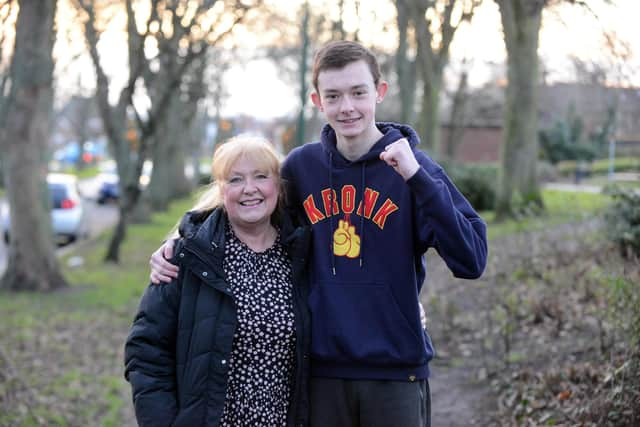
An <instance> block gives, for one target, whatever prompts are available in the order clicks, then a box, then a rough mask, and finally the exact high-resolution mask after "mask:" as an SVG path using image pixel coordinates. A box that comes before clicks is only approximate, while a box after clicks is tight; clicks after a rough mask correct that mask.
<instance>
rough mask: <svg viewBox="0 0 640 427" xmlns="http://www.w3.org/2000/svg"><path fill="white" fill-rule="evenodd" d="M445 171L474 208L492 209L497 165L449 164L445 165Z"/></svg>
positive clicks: (480, 209)
mask: <svg viewBox="0 0 640 427" xmlns="http://www.w3.org/2000/svg"><path fill="white" fill-rule="evenodd" d="M446 171H447V174H448V175H449V177H450V178H451V180H452V181H453V183H454V184H455V185H456V187H458V189H459V190H460V192H461V193H462V194H463V195H464V196H465V197H466V198H467V200H469V203H471V206H473V208H474V209H476V210H479V211H484V210H491V209H493V207H494V204H495V200H496V190H495V188H496V183H497V181H498V168H497V166H495V165H459V164H449V165H447V166H446Z"/></svg>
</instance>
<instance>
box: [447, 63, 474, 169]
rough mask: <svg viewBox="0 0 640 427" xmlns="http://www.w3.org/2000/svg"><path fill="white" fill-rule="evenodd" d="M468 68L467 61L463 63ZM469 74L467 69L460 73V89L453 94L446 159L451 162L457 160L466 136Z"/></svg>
mask: <svg viewBox="0 0 640 427" xmlns="http://www.w3.org/2000/svg"><path fill="white" fill-rule="evenodd" d="M465 66H466V61H463V67H465ZM468 78H469V72H468V70H467V69H466V67H465V68H463V69H462V71H461V72H460V80H459V81H458V87H457V88H456V90H455V92H454V93H453V99H452V100H451V114H450V115H449V132H448V134H447V142H446V144H445V147H446V157H447V158H448V159H449V160H454V159H455V158H456V153H457V150H458V146H459V145H460V142H461V141H462V137H463V136H464V129H465V126H466V113H467V100H468V99H469V88H468V83H467V82H468Z"/></svg>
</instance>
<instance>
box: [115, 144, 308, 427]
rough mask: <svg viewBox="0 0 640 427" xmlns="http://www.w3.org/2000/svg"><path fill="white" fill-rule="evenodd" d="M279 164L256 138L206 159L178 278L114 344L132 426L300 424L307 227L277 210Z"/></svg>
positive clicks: (149, 299)
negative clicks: (206, 178)
mask: <svg viewBox="0 0 640 427" xmlns="http://www.w3.org/2000/svg"><path fill="white" fill-rule="evenodd" d="M279 167H280V162H279V158H278V156H277V154H276V153H275V151H274V150H273V148H272V147H271V145H270V144H269V143H268V142H266V141H264V140H260V139H254V138H247V137H240V138H236V139H232V140H231V141H229V142H227V143H225V144H223V145H221V146H220V147H219V148H218V149H217V150H216V152H215V154H214V156H213V163H212V177H213V185H212V187H211V188H210V189H209V190H208V191H207V192H206V193H205V194H204V195H203V197H202V198H201V200H200V201H199V202H198V203H197V204H196V206H195V207H194V209H193V210H192V211H191V212H190V213H188V214H187V215H186V216H185V218H183V221H182V224H183V225H181V228H180V234H181V236H183V237H182V238H181V239H180V240H179V241H178V242H177V244H176V246H175V250H174V253H175V254H176V256H175V257H174V258H173V260H172V262H174V263H177V264H178V266H179V268H180V272H179V274H178V277H177V278H176V279H173V281H172V282H171V283H168V284H162V285H151V286H149V287H148V288H147V289H146V291H145V294H144V296H143V297H142V301H141V302H140V307H139V311H138V314H137V316H136V318H135V320H134V323H133V326H132V328H131V331H130V334H129V337H128V339H127V343H126V346H125V363H126V371H125V377H126V378H127V380H128V381H129V382H130V383H131V385H132V389H133V401H134V404H135V410H136V417H137V419H138V423H139V424H140V425H142V426H146V425H148V426H163V425H166V426H169V425H171V426H252V427H253V426H289V425H294V424H295V425H306V424H307V407H308V403H307V378H308V368H309V366H308V357H307V352H308V347H309V332H308V331H309V313H308V310H307V306H306V299H307V295H308V284H307V283H306V282H305V276H306V274H305V272H304V269H305V259H306V253H307V251H308V244H309V230H308V229H307V228H305V227H297V228H296V227H294V226H293V225H292V222H291V220H290V219H289V218H288V217H287V216H286V215H285V213H284V211H283V210H282V209H280V205H281V201H280V196H281V194H282V193H281V184H280V175H279ZM194 224H196V225H194Z"/></svg>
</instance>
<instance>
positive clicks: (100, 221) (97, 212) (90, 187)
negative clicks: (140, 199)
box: [0, 179, 118, 277]
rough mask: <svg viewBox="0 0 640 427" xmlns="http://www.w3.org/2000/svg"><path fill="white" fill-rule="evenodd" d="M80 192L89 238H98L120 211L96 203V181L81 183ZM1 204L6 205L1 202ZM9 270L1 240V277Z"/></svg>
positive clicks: (116, 218)
mask: <svg viewBox="0 0 640 427" xmlns="http://www.w3.org/2000/svg"><path fill="white" fill-rule="evenodd" d="M80 192H81V193H82V196H83V199H84V202H85V206H86V209H87V218H88V219H89V224H88V226H89V236H88V238H92V237H95V236H98V235H99V234H100V233H102V232H103V231H104V230H106V229H108V228H110V227H113V226H114V225H115V224H116V222H117V221H118V209H117V206H116V205H115V204H108V205H99V204H97V203H96V202H95V200H96V196H97V194H98V182H97V181H96V180H95V179H87V180H83V181H81V182H80ZM0 203H5V201H4V200H0ZM70 247H72V245H67V246H63V247H60V248H59V249H58V253H62V252H63V251H67V250H68V248H70ZM6 268H7V247H6V245H5V243H4V239H0V277H2V275H3V274H4V270H5V269H6Z"/></svg>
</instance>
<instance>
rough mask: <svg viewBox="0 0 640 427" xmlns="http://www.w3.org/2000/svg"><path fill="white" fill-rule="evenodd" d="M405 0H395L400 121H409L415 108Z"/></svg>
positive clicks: (412, 68) (411, 119)
mask: <svg viewBox="0 0 640 427" xmlns="http://www.w3.org/2000/svg"><path fill="white" fill-rule="evenodd" d="M407 6H408V5H407V1H406V0H396V10H397V17H396V23H397V26H398V50H397V52H396V75H397V81H398V87H399V89H400V93H399V96H400V121H401V122H402V123H411V122H412V121H413V116H414V110H415V106H414V104H415V99H416V98H415V92H416V91H415V88H416V78H415V74H416V61H415V60H411V59H410V58H409V53H408V51H409V45H410V40H409V33H410V32H409V22H410V19H409V13H410V10H409V8H408V7H407Z"/></svg>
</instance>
